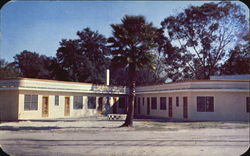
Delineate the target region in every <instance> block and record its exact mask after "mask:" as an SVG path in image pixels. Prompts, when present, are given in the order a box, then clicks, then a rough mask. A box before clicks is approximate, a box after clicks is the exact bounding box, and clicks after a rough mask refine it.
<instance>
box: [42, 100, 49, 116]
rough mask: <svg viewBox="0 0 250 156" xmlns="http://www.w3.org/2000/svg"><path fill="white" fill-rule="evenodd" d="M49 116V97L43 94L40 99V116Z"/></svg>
mask: <svg viewBox="0 0 250 156" xmlns="http://www.w3.org/2000/svg"><path fill="white" fill-rule="evenodd" d="M48 116H49V97H47V96H43V100H42V117H48Z"/></svg>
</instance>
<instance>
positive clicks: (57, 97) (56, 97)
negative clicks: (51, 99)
mask: <svg viewBox="0 0 250 156" xmlns="http://www.w3.org/2000/svg"><path fill="white" fill-rule="evenodd" d="M55 106H59V95H55Z"/></svg>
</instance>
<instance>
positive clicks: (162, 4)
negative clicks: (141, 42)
mask: <svg viewBox="0 0 250 156" xmlns="http://www.w3.org/2000/svg"><path fill="white" fill-rule="evenodd" d="M204 2H205V1H193V2H192V1H175V2H174V1H154V2H153V1H105V2H104V1H73V2H72V1H40V2H38V1H15V2H9V3H7V4H5V5H4V6H3V8H2V9H1V10H0V13H1V14H0V15H1V18H0V20H1V21H0V29H1V40H0V58H4V59H5V60H6V61H8V62H11V61H13V60H14V59H13V56H15V55H16V54H18V53H20V52H21V51H23V50H28V51H32V52H37V53H40V54H45V55H47V56H55V54H56V50H57V48H58V47H59V42H60V41H61V39H75V38H77V36H76V32H77V31H79V30H82V29H84V28H86V27H90V28H91V30H94V31H98V32H99V33H101V34H103V35H105V36H106V37H109V36H110V35H111V31H112V29H111V27H110V24H118V23H120V22H121V18H122V17H123V16H124V15H125V14H128V15H144V16H145V17H146V19H147V21H149V22H153V24H154V25H155V26H158V27H160V23H161V21H162V20H163V19H164V18H166V17H168V16H170V15H175V14H177V13H178V12H181V11H182V10H183V9H184V8H186V7H188V6H190V5H202V4H203V3H204ZM242 5H244V4H242Z"/></svg>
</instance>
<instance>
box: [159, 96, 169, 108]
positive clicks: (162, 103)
mask: <svg viewBox="0 0 250 156" xmlns="http://www.w3.org/2000/svg"><path fill="white" fill-rule="evenodd" d="M160 109H161V110H166V109H167V98H166V97H160Z"/></svg>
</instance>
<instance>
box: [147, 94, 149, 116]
mask: <svg viewBox="0 0 250 156" xmlns="http://www.w3.org/2000/svg"><path fill="white" fill-rule="evenodd" d="M147 115H150V98H149V97H148V98H147Z"/></svg>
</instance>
